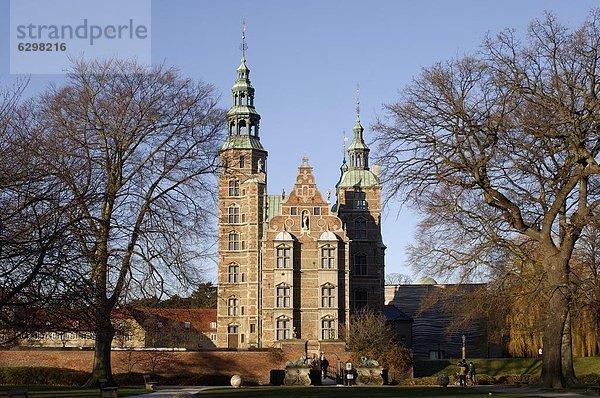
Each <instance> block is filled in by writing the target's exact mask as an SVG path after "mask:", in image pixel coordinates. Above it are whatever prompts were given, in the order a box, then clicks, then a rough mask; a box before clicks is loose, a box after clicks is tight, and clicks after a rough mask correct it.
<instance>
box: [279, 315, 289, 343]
mask: <svg viewBox="0 0 600 398" xmlns="http://www.w3.org/2000/svg"><path fill="white" fill-rule="evenodd" d="M289 338H290V318H287V317H281V318H278V319H277V334H276V340H286V339H289Z"/></svg>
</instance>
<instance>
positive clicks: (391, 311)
mask: <svg viewBox="0 0 600 398" xmlns="http://www.w3.org/2000/svg"><path fill="white" fill-rule="evenodd" d="M383 313H384V315H385V319H386V320H388V321H411V322H412V320H413V319H412V318H411V317H409V316H408V315H406V314H405V313H404V312H402V311H400V308H398V307H396V306H395V305H389V304H388V305H384V306H383Z"/></svg>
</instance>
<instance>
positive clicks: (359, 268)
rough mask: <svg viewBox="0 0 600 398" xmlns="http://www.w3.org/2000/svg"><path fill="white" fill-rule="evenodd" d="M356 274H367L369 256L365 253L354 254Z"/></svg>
mask: <svg viewBox="0 0 600 398" xmlns="http://www.w3.org/2000/svg"><path fill="white" fill-rule="evenodd" d="M354 275H359V276H361V275H367V256H366V255H365V254H357V255H356V256H354Z"/></svg>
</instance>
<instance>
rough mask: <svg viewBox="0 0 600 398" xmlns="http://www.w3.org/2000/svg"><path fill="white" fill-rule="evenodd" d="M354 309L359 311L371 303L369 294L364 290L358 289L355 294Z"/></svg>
mask: <svg viewBox="0 0 600 398" xmlns="http://www.w3.org/2000/svg"><path fill="white" fill-rule="evenodd" d="M353 298H354V300H353V302H354V309H356V310H359V309H361V308H364V307H366V306H367V303H368V302H369V292H367V291H366V290H364V289H357V290H355V291H354V294H353Z"/></svg>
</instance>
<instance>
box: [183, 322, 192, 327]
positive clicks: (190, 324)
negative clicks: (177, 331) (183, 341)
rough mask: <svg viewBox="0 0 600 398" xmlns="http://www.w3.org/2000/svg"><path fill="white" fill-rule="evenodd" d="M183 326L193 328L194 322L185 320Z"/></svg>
mask: <svg viewBox="0 0 600 398" xmlns="http://www.w3.org/2000/svg"><path fill="white" fill-rule="evenodd" d="M183 328H184V329H191V328H192V323H191V322H183Z"/></svg>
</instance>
